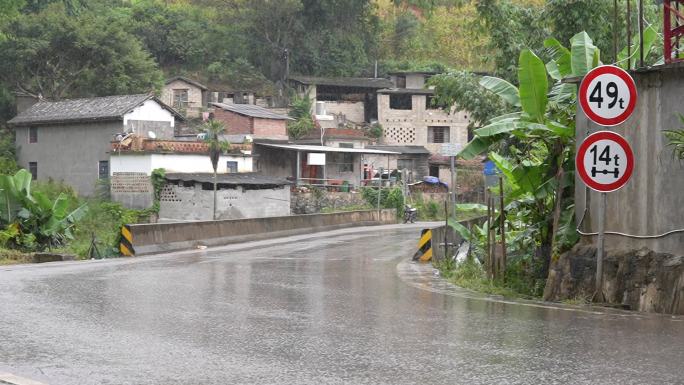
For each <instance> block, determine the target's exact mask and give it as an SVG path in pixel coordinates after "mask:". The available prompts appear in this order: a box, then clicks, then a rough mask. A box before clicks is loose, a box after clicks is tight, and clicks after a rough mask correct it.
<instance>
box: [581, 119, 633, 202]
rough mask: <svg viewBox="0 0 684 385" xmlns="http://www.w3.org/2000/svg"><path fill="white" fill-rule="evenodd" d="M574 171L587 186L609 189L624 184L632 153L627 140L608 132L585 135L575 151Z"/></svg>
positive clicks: (631, 164) (631, 160)
mask: <svg viewBox="0 0 684 385" xmlns="http://www.w3.org/2000/svg"><path fill="white" fill-rule="evenodd" d="M575 165H576V169H577V172H578V173H579V175H580V178H582V181H583V182H584V183H585V184H586V185H587V186H589V187H590V188H592V189H594V190H596V191H600V192H610V191H615V190H617V189H619V188H620V187H622V186H624V185H625V183H627V181H628V180H629V178H630V177H631V176H632V171H633V170H634V154H633V153H632V148H631V147H630V146H629V143H627V141H626V140H625V138H623V137H622V136H620V135H619V134H616V133H614V132H612V131H599V132H595V133H593V134H591V135H589V136H588V137H587V138H586V139H585V140H584V142H582V145H580V147H579V149H578V150H577V157H576V158H575Z"/></svg>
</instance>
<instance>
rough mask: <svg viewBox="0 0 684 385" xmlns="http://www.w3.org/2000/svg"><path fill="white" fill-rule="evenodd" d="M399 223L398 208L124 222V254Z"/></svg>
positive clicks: (141, 253) (152, 252) (174, 249)
mask: <svg viewBox="0 0 684 385" xmlns="http://www.w3.org/2000/svg"><path fill="white" fill-rule="evenodd" d="M392 223H397V216H396V210H395V209H384V210H380V211H377V210H364V211H348V212H341V213H330V214H307V215H290V216H283V217H269V218H250V219H230V220H219V221H196V222H168V223H150V224H132V225H125V226H124V227H123V228H122V230H121V231H122V246H121V250H122V254H124V255H145V254H154V253H162V252H168V251H177V250H186V249H192V248H195V247H197V246H199V245H205V246H219V245H227V244H231V243H239V242H245V241H256V240H261V239H267V238H277V237H286V236H291V235H299V234H307V233H312V232H318V231H327V230H335V229H340V228H345V227H352V226H372V225H384V224H392Z"/></svg>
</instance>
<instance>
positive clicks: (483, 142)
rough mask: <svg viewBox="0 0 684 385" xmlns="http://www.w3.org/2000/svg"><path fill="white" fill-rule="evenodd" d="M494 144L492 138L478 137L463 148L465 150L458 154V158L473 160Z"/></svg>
mask: <svg viewBox="0 0 684 385" xmlns="http://www.w3.org/2000/svg"><path fill="white" fill-rule="evenodd" d="M492 143H493V139H492V138H481V137H479V136H476V137H474V138H473V140H471V141H470V142H468V144H466V145H465V147H463V149H462V150H461V151H460V152H459V153H458V156H459V157H460V158H463V159H466V160H468V159H473V158H475V157H476V156H478V155H480V154H482V153H483V152H485V151H487V149H489V146H490V145H491V144H492Z"/></svg>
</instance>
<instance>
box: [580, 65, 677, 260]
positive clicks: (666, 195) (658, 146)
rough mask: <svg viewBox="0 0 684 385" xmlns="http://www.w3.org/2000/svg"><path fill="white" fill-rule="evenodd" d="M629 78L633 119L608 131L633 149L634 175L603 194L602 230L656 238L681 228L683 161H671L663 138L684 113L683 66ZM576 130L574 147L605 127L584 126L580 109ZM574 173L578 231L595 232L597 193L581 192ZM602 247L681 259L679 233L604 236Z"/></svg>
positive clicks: (652, 71)
mask: <svg viewBox="0 0 684 385" xmlns="http://www.w3.org/2000/svg"><path fill="white" fill-rule="evenodd" d="M632 75H633V76H634V79H635V81H636V85H637V91H638V94H639V99H638V102H637V105H636V109H635V111H634V115H633V116H632V117H631V118H630V119H629V120H627V121H626V122H625V123H624V124H621V125H619V126H617V127H613V128H611V129H610V130H611V131H615V132H617V133H619V134H621V135H623V136H624V137H625V139H627V141H628V142H629V144H630V145H631V146H632V150H633V151H634V174H633V176H632V179H631V180H630V181H629V182H628V183H627V184H626V185H625V187H623V188H621V189H620V190H618V191H614V192H611V193H608V196H607V207H606V231H613V232H621V233H627V234H634V235H658V234H663V233H666V232H668V231H671V230H676V229H682V228H684V216H682V207H684V194H682V191H683V190H684V178H682V176H683V175H684V163H682V162H681V161H679V160H675V159H673V158H672V148H671V147H668V140H667V138H665V136H664V135H663V130H668V129H676V128H681V122H680V121H679V117H678V115H677V113H682V112H684V98H682V90H683V89H684V63H680V64H676V65H672V66H663V67H655V68H653V69H649V70H646V71H643V72H637V73H633V74H632ZM576 127H577V129H576V133H577V134H576V135H577V145H578V146H579V144H580V143H581V142H582V141H583V140H584V138H585V137H586V135H587V133H589V132H595V131H598V130H604V129H605V128H603V127H599V126H597V125H596V124H593V123H591V122H589V121H588V120H587V118H586V116H585V115H584V114H583V113H582V109H581V108H579V107H578V109H577V126H576ZM575 175H576V180H575V211H576V215H577V220H579V219H580V218H581V217H582V214H583V212H584V209H585V207H586V208H587V209H588V213H587V215H586V217H585V218H584V224H583V230H584V231H586V232H596V231H597V229H598V202H599V197H600V194H599V193H597V192H594V191H591V190H587V189H585V186H584V183H582V181H581V180H579V174H575ZM584 241H585V243H593V244H595V241H596V237H584ZM605 247H606V249H607V250H626V249H640V248H642V247H646V248H648V249H649V250H653V251H656V252H659V253H669V254H674V255H682V253H683V250H684V232H676V233H671V234H669V235H667V236H663V237H658V238H650V239H636V238H627V237H622V236H618V235H606V240H605Z"/></svg>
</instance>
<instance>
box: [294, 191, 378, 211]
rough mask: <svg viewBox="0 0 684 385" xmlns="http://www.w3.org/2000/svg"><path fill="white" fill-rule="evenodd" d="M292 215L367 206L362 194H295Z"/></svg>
mask: <svg viewBox="0 0 684 385" xmlns="http://www.w3.org/2000/svg"><path fill="white" fill-rule="evenodd" d="M291 202H292V203H291V204H290V207H291V210H292V214H314V213H319V212H321V210H323V209H329V210H343V209H345V208H359V207H360V206H363V205H365V204H366V200H365V199H363V195H362V194H361V193H360V192H332V191H329V192H326V191H320V190H319V192H293V193H292V195H291Z"/></svg>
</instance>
